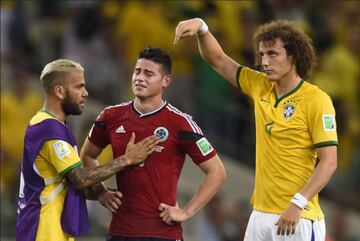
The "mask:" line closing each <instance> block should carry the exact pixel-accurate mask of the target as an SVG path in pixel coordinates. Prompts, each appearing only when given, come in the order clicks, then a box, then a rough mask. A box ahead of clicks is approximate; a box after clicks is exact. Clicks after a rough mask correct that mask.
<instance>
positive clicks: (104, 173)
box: [66, 133, 159, 189]
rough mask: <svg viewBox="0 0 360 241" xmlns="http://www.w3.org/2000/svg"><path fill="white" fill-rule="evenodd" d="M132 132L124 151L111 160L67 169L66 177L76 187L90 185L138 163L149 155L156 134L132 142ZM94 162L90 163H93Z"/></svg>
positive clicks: (81, 187)
mask: <svg viewBox="0 0 360 241" xmlns="http://www.w3.org/2000/svg"><path fill="white" fill-rule="evenodd" d="M134 141H135V134H134V133H133V134H132V136H131V138H130V141H129V143H128V144H127V147H126V153H125V154H124V155H122V156H120V157H118V158H116V159H114V160H112V161H111V162H109V163H107V164H105V165H102V166H96V167H86V166H84V167H79V168H75V169H73V170H71V171H69V172H68V173H67V174H66V177H67V178H68V179H69V180H70V181H71V182H72V183H73V184H74V185H75V187H76V188H78V189H83V188H87V187H90V186H92V185H94V184H96V183H99V182H101V181H103V180H105V179H107V178H109V177H110V176H112V175H114V174H115V173H117V172H119V171H121V170H123V169H124V168H125V167H127V166H130V165H135V164H139V163H141V162H142V161H144V160H145V159H146V158H147V157H148V155H150V154H151V153H152V152H153V151H154V150H155V147H156V145H157V143H158V142H159V140H158V138H157V137H156V136H149V137H147V138H145V139H143V140H142V141H140V142H138V143H136V144H135V143H134ZM93 164H94V163H92V164H90V165H93Z"/></svg>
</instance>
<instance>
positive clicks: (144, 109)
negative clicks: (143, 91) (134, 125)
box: [134, 97, 165, 114]
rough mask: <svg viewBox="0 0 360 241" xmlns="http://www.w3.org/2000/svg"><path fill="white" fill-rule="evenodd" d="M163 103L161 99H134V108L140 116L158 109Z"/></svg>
mask: <svg viewBox="0 0 360 241" xmlns="http://www.w3.org/2000/svg"><path fill="white" fill-rule="evenodd" d="M164 103H165V101H164V100H163V99H161V98H158V99H153V100H149V99H147V98H144V99H141V98H138V97H135V100H134V105H135V108H136V109H137V110H138V111H140V112H141V113H142V114H147V113H150V112H153V111H155V110H157V109H159V108H160V107H161V106H162V105H163V104H164Z"/></svg>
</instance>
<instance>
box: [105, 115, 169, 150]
mask: <svg viewBox="0 0 360 241" xmlns="http://www.w3.org/2000/svg"><path fill="white" fill-rule="evenodd" d="M132 132H134V133H135V136H136V139H135V143H137V142H139V141H141V140H142V139H144V138H146V137H148V136H150V135H156V136H157V137H158V138H159V139H160V143H159V144H158V145H157V147H156V150H155V152H162V151H163V150H164V149H165V148H169V147H170V146H171V145H172V143H174V142H176V139H175V138H176V136H175V135H174V134H173V133H174V131H173V130H171V129H170V127H169V125H167V124H166V123H162V122H158V121H153V120H150V119H142V118H132V119H126V120H120V121H117V122H116V123H114V124H112V126H110V128H109V129H108V134H109V138H110V141H111V145H112V146H113V149H117V150H121V151H120V152H122V153H123V152H125V150H126V145H127V143H128V141H129V140H130V137H131V133H132Z"/></svg>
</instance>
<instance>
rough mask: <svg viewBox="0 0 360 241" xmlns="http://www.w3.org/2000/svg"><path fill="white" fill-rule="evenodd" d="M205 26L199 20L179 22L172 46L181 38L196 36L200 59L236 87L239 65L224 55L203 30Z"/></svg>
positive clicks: (214, 40) (213, 39)
mask: <svg viewBox="0 0 360 241" xmlns="http://www.w3.org/2000/svg"><path fill="white" fill-rule="evenodd" d="M205 26H206V23H205V22H203V20H201V19H200V18H193V19H189V20H185V21H181V22H179V24H178V25H177V27H176V30H175V39H174V44H177V43H178V41H179V40H181V39H183V38H186V37H193V36H196V39H197V43H198V47H199V52H200V54H201V57H202V58H203V59H204V60H205V61H206V62H207V63H208V64H210V65H211V66H212V67H213V68H214V69H215V71H216V72H218V73H219V74H220V75H221V76H222V77H224V78H225V79H226V80H227V81H229V82H230V83H231V84H232V85H234V86H237V80H236V72H237V70H238V68H239V66H240V65H239V64H238V63H237V62H236V61H234V60H233V59H232V58H230V57H229V56H228V55H227V54H225V53H224V51H223V49H222V48H221V46H220V44H219V43H218V41H217V40H216V39H215V37H214V36H213V35H212V34H211V33H210V31H208V30H207V28H204V27H205ZM205 30H207V31H206V32H205Z"/></svg>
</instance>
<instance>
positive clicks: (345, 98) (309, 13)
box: [0, 0, 360, 241]
mask: <svg viewBox="0 0 360 241" xmlns="http://www.w3.org/2000/svg"><path fill="white" fill-rule="evenodd" d="M359 10H360V2H358V1H333V0H329V1H325V0H314V1H301V2H300V1H291V0H258V1H210V0H208V1H69V0H68V1H66V0H63V1H6V0H5V1H1V35H0V37H1V49H0V50H1V145H0V151H1V219H2V220H1V225H2V230H1V232H2V234H3V233H4V234H6V235H13V234H14V220H15V210H16V202H17V195H18V185H19V184H18V181H19V168H20V163H21V159H22V148H23V136H24V132H25V129H26V125H27V123H28V121H29V119H30V118H31V117H32V115H34V114H35V113H36V111H38V110H39V109H40V108H41V106H42V101H43V100H42V97H43V93H42V89H41V86H40V83H39V75H40V72H41V70H42V68H43V66H44V65H45V64H46V63H48V62H50V61H52V60H54V59H58V58H69V59H72V60H75V61H78V62H80V63H81V64H82V65H83V67H84V68H85V78H86V84H87V89H88V91H89V93H90V97H89V100H90V101H89V103H88V106H87V107H86V109H87V108H89V109H96V108H95V107H96V106H100V107H101V108H99V110H101V109H102V108H103V107H104V106H107V105H112V104H117V103H119V102H122V101H126V100H129V99H130V98H131V88H130V86H131V85H130V81H131V74H132V67H133V64H134V63H135V61H136V56H137V53H138V52H139V51H140V50H141V49H143V48H144V47H146V46H156V47H161V48H164V49H166V50H168V51H169V52H170V53H171V55H172V57H173V65H174V67H173V76H174V81H173V83H172V85H171V86H170V88H168V90H167V92H166V93H167V94H166V98H167V100H168V101H169V102H170V103H172V104H173V105H175V106H177V107H179V109H181V110H182V111H184V112H187V113H189V114H191V115H192V116H193V117H194V119H195V120H196V121H197V122H198V124H199V125H200V126H201V127H202V129H203V131H204V132H205V133H207V136H209V139H210V141H211V142H212V143H213V145H214V146H215V147H216V148H217V149H218V150H219V151H220V153H224V154H226V155H228V156H231V157H233V158H234V159H236V160H238V161H239V162H242V163H245V164H247V165H249V166H250V167H253V166H254V163H255V162H254V158H255V157H254V154H255V135H254V120H253V119H254V116H253V112H252V107H251V105H252V103H251V102H250V101H249V99H248V98H247V97H245V96H244V95H242V94H240V93H239V92H238V91H237V90H236V89H235V88H233V87H231V86H230V85H229V84H228V83H227V82H226V81H225V80H221V77H220V76H219V75H217V74H216V73H215V72H214V71H213V70H212V69H211V68H210V67H209V66H208V65H207V64H206V63H204V61H202V59H201V58H200V57H199V54H198V50H197V46H196V42H195V41H193V40H189V41H188V40H185V41H182V42H180V43H179V44H177V45H173V37H174V31H175V27H176V25H177V23H178V22H179V21H181V20H184V19H188V18H193V17H201V18H203V19H205V20H206V22H207V24H208V25H209V27H210V30H211V32H212V33H213V34H214V35H215V36H216V37H217V39H218V40H219V41H220V42H221V45H222V46H223V47H224V50H225V52H227V53H228V54H229V55H230V56H231V57H233V58H234V59H236V60H237V61H238V62H239V63H242V64H243V65H247V66H249V67H253V68H256V66H254V64H253V63H254V56H253V46H252V35H253V33H254V31H255V30H256V28H257V27H258V26H259V25H260V24H262V23H264V22H267V21H270V20H273V19H289V20H293V21H296V22H297V23H298V24H299V26H301V27H302V29H304V31H305V32H306V33H307V34H309V36H310V37H311V38H312V40H313V42H314V45H315V47H316V51H317V54H318V58H319V59H318V67H317V68H316V71H315V73H314V75H313V77H312V79H310V80H308V81H310V82H313V83H315V84H316V85H318V86H319V87H320V88H321V89H323V90H324V91H326V92H327V93H328V94H329V95H330V96H331V97H332V99H333V103H334V106H335V108H336V111H337V130H338V135H339V143H340V148H339V159H338V160H339V161H338V171H337V173H336V175H335V176H334V177H333V179H332V180H331V182H330V183H329V185H328V186H327V187H326V189H325V190H324V191H323V192H322V196H323V197H326V198H328V199H329V200H331V201H333V202H336V203H338V204H339V205H340V206H343V207H347V208H350V209H351V210H356V211H357V212H360V202H359V201H358V200H359V199H360V68H359V61H360V57H359V56H360V30H359V29H360V28H359V26H360V11H359ZM96 110H97V109H96ZM97 114H98V112H96V111H94V113H92V112H91V113H90V114H88V115H86V118H82V119H80V118H79V119H74V120H73V121H72V123H73V129H74V132H75V133H76V135H77V138H78V139H77V140H78V144H79V146H81V144H82V143H83V140H84V138H85V136H86V133H87V132H88V131H89V129H90V127H91V124H92V120H93V119H94V118H96V115H97ZM76 118H77V117H76ZM108 156H111V153H110V154H108ZM220 205H221V198H220V197H217V198H216V199H214V200H213V201H212V202H211V203H210V204H209V205H208V208H207V210H208V211H206V215H210V217H211V218H210V219H208V220H210V221H208V222H213V223H208V225H205V224H206V223H204V226H203V227H200V228H199V232H203V233H202V234H201V235H202V236H204V235H205V234H210V233H213V235H210V236H211V237H212V238H211V237H210V236H209V237H208V238H206V239H205V240H214V241H215V240H216V241H220V240H221V241H230V240H231V241H237V240H242V235H243V232H241V231H239V230H243V229H244V227H245V226H246V218H247V215H244V213H245V214H248V213H247V212H242V213H240V214H239V213H238V212H235V211H234V212H231V211H229V210H225V211H224V212H221V210H222V208H221V207H220ZM239 205H240V206H242V207H244V209H245V210H249V207H247V206H246V205H247V204H244V203H243V202H241V203H240V204H239ZM245 206H246V208H245ZM227 213H232V214H233V216H232V217H230V218H228V217H229V215H225V214H227ZM230 216H231V215H230ZM224 217H226V218H224ZM4 219H5V221H4ZM211 220H213V221H211ZM230 221H231V223H232V225H228V223H229V222H230ZM334 226H335V227H336V225H334ZM338 226H339V225H338ZM210 229H211V230H212V231H210ZM234 230H238V231H236V232H235V231H234ZM229 233H230V234H231V235H228V234H229ZM333 236H334V237H332V239H330V237H329V240H331V241H332V240H333V241H349V240H350V239H347V237H346V234H344V232H334V235H333Z"/></svg>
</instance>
